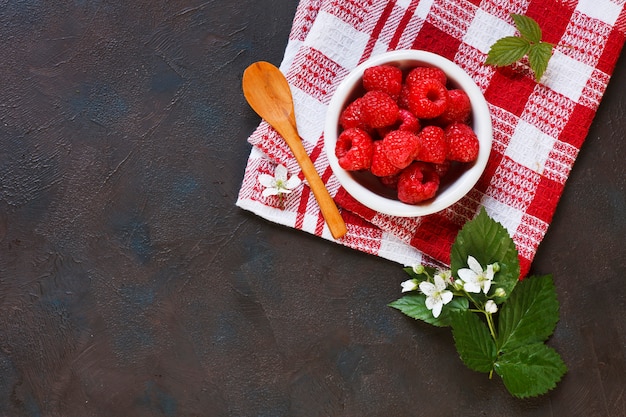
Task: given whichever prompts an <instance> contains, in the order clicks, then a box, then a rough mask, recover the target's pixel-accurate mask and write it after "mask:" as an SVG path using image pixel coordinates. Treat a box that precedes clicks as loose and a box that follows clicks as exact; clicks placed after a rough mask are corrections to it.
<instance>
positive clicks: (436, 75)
mask: <svg viewBox="0 0 626 417" xmlns="http://www.w3.org/2000/svg"><path fill="white" fill-rule="evenodd" d="M428 79H435V80H437V81H439V82H440V83H441V84H443V85H444V86H445V85H446V83H447V82H448V77H446V73H445V72H443V70H441V69H440V68H436V67H416V68H413V69H412V70H411V71H410V72H409V73H408V74H407V76H406V81H405V83H406V84H408V85H411V84H413V83H415V82H417V81H421V80H428Z"/></svg>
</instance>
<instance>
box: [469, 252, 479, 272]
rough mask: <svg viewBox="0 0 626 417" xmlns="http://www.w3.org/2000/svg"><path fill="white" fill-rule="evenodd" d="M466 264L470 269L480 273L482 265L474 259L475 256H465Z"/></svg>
mask: <svg viewBox="0 0 626 417" xmlns="http://www.w3.org/2000/svg"><path fill="white" fill-rule="evenodd" d="M467 265H468V266H469V267H470V269H471V270H472V271H474V272H476V273H477V274H482V272H483V267H482V266H481V265H480V263H479V262H478V261H477V260H476V258H474V257H473V256H472V255H468V256H467Z"/></svg>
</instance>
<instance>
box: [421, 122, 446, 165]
mask: <svg viewBox="0 0 626 417" xmlns="http://www.w3.org/2000/svg"><path fill="white" fill-rule="evenodd" d="M417 137H418V138H419V140H420V149H419V152H418V153H417V155H416V156H415V159H416V160H418V161H423V162H432V163H434V164H442V163H443V162H444V161H445V160H446V156H447V154H448V147H447V145H446V138H445V135H444V132H443V129H442V128H440V127H438V126H426V127H425V128H424V129H422V130H421V132H419V133H418V135H417Z"/></svg>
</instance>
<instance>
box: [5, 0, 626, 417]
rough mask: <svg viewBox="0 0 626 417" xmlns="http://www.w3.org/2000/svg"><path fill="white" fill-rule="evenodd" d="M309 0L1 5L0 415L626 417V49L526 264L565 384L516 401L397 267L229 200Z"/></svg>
mask: <svg viewBox="0 0 626 417" xmlns="http://www.w3.org/2000/svg"><path fill="white" fill-rule="evenodd" d="M295 8H296V1H294V0H254V1H252V0H244V1H236V2H235V1H233V2H230V1H202V0H197V1H163V0H151V1H145V0H133V1H119V0H118V1H107V0H74V1H69V0H59V1H54V2H43V1H36V0H0V57H1V60H0V74H1V80H2V83H1V85H0V415H1V416H32V417H35V416H76V417H89V416H102V417H105V416H106V417H109V416H168V417H172V416H258V417H269V416H272V417H273V416H355V417H356V416H458V417H473V416H518V415H519V416H522V415H523V416H606V417H615V416H624V415H626V393H625V387H626V384H625V381H626V379H625V375H626V328H625V324H624V317H625V316H626V291H625V288H626V282H625V277H626V256H625V250H624V238H625V237H626V194H625V183H626V175H625V173H626V169H625V168H624V166H625V165H624V162H623V160H624V157H625V156H626V145H625V143H626V141H625V140H624V132H625V131H626V118H625V117H624V110H625V106H626V96H625V95H624V87H623V86H624V85H626V65H625V64H626V61H625V60H624V57H622V59H620V61H619V62H618V66H617V69H616V72H615V74H614V77H613V79H612V81H611V83H610V85H609V89H608V91H607V93H606V96H605V98H604V100H603V102H602V104H601V108H600V110H599V112H598V114H597V117H596V119H595V122H594V124H593V126H592V128H591V131H590V133H589V136H588V139H587V141H586V143H585V144H584V146H583V148H582V151H581V154H580V156H579V158H578V161H577V162H576V164H575V167H574V170H573V172H572V174H571V177H570V180H569V181H568V183H567V186H566V188H565V193H564V195H563V198H562V200H561V202H560V205H559V207H558V209H557V212H556V215H555V217H554V221H553V223H552V225H551V227H550V229H549V231H548V234H547V236H546V239H545V240H544V242H543V243H542V245H541V246H540V250H539V253H538V255H537V257H536V259H535V262H534V264H533V272H536V273H553V275H554V279H555V282H556V286H557V291H558V296H559V299H560V302H561V321H560V322H559V324H558V326H557V328H556V332H555V334H554V336H553V337H552V339H551V340H550V341H549V344H550V346H552V347H554V348H555V349H557V350H558V351H559V352H560V353H561V355H562V356H563V358H564V360H565V362H566V363H567V365H568V366H569V373H568V374H567V375H566V376H565V378H564V380H563V381H562V382H561V383H560V384H559V385H558V387H557V388H556V390H554V391H552V392H551V393H549V394H548V395H545V396H543V397H539V398H536V399H531V400H518V399H514V398H512V397H511V396H510V395H509V394H508V393H507V392H506V390H505V389H504V387H503V385H502V384H501V382H500V381H499V380H497V379H494V380H492V381H490V380H488V379H487V377H486V376H485V375H483V374H477V373H475V372H472V371H470V370H468V369H467V368H465V366H464V365H463V364H462V363H461V361H460V360H459V359H458V356H457V354H456V352H455V350H454V347H453V344H452V337H451V334H450V332H449V330H447V329H434V328H431V327H429V326H426V325H421V324H420V323H417V322H414V321H412V320H411V319H408V318H406V317H404V316H402V315H401V314H399V313H398V312H397V311H395V310H392V309H390V308H388V307H386V304H387V303H388V302H390V301H392V300H394V299H396V298H397V297H398V296H399V289H400V287H399V284H400V282H401V281H402V280H404V279H405V274H404V272H403V271H402V270H401V268H400V267H399V265H396V264H394V263H391V262H389V261H385V260H381V259H378V258H375V257H373V256H370V255H366V254H362V253H359V252H356V251H353V250H350V249H346V248H343V247H340V246H338V245H334V244H331V243H329V242H326V241H323V240H322V239H318V238H315V237H313V236H310V235H308V234H305V233H303V232H297V231H293V230H290V229H287V228H283V227H281V226H277V225H274V224H270V223H268V222H266V221H264V220H262V219H260V218H258V217H256V216H254V215H252V214H250V213H247V212H244V211H242V210H240V209H238V208H237V207H235V200H236V197H237V192H238V188H239V185H240V182H241V179H242V176H243V170H244V166H245V162H246V158H247V155H248V152H249V150H250V147H249V145H248V144H247V143H246V137H247V136H248V135H249V134H250V133H251V132H252V130H253V129H254V127H255V126H256V125H257V123H258V122H259V119H258V117H257V116H256V115H255V114H254V113H253V112H252V111H251V110H250V109H249V107H248V106H247V104H246V103H245V102H244V99H243V96H242V94H241V89H240V82H241V73H242V72H243V70H244V68H245V67H246V66H247V65H249V64H250V63H252V62H254V61H257V60H267V61H271V62H273V63H276V64H278V63H279V62H280V59H281V57H282V52H283V48H284V47H285V44H286V41H287V34H288V31H289V28H290V24H291V19H292V18H293V15H294V12H295Z"/></svg>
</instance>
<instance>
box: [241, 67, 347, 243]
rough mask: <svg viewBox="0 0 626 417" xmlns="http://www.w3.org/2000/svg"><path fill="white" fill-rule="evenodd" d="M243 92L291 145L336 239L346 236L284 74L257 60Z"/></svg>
mask: <svg viewBox="0 0 626 417" xmlns="http://www.w3.org/2000/svg"><path fill="white" fill-rule="evenodd" d="M243 95H244V96H245V97H246V100H247V101H248V104H250V107H252V109H253V110H254V111H255V112H256V113H257V114H258V115H259V116H261V117H262V118H263V119H265V121H266V122H267V123H269V124H270V125H271V126H272V127H273V128H274V129H276V131H277V132H278V133H279V134H280V135H281V136H282V137H283V139H284V140H285V142H287V145H289V148H290V149H291V152H293V155H294V156H295V157H296V160H297V161H298V164H299V165H300V168H301V169H302V173H303V174H304V177H305V178H306V180H307V182H308V184H309V187H311V191H313V195H314V196H315V199H316V200H317V203H318V204H319V206H320V210H321V212H322V215H323V216H324V219H325V220H326V224H328V228H329V229H330V233H331V234H332V235H333V237H334V238H335V239H339V238H340V237H342V236H343V235H345V234H346V231H347V229H346V224H345V222H344V221H343V218H342V217H341V214H340V213H339V209H337V206H336V205H335V202H334V201H333V199H332V197H331V196H330V194H329V193H328V190H327V189H326V186H325V185H324V182H323V181H322V180H321V178H320V177H319V175H318V174H317V171H316V170H315V166H314V165H313V162H311V159H310V158H309V155H307V153H306V150H305V149H304V145H303V144H302V140H301V139H300V135H299V134H298V128H297V125H296V117H295V111H294V107H293V99H292V96H291V90H290V88H289V83H288V82H287V79H286V78H285V76H284V75H283V73H282V72H280V70H279V69H278V68H276V67H275V66H274V65H272V64H270V63H269V62H263V61H261V62H255V63H254V64H252V65H250V66H249V67H248V68H246V70H245V71H244V73H243Z"/></svg>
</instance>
